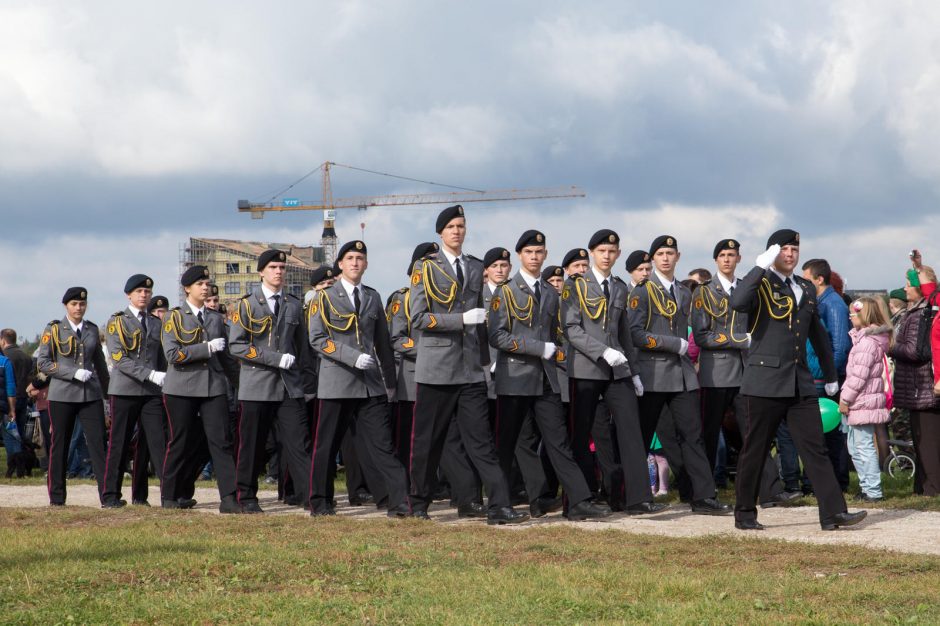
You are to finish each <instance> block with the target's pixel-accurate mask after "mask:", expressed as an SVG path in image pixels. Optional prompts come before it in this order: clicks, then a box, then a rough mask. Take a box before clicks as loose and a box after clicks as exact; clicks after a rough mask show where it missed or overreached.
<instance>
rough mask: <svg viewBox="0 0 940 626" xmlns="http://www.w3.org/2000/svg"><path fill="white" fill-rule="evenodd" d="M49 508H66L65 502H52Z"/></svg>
mask: <svg viewBox="0 0 940 626" xmlns="http://www.w3.org/2000/svg"><path fill="white" fill-rule="evenodd" d="M49 506H65V502H50V503H49Z"/></svg>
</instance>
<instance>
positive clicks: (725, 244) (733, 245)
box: [712, 239, 741, 259]
mask: <svg viewBox="0 0 940 626" xmlns="http://www.w3.org/2000/svg"><path fill="white" fill-rule="evenodd" d="M724 250H734V251H735V252H737V253H738V254H740V253H741V242H739V241H738V240H737V239H722V240H721V241H719V242H718V243H716V244H715V252H714V253H713V254H712V258H713V259H717V258H718V255H719V254H721V253H722V252H723V251H724Z"/></svg>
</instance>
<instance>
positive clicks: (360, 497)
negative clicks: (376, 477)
mask: <svg viewBox="0 0 940 626" xmlns="http://www.w3.org/2000/svg"><path fill="white" fill-rule="evenodd" d="M373 502H375V497H374V496H373V495H372V494H371V493H369V492H368V491H357V492H356V493H355V494H354V495H350V496H349V506H365V505H366V504H372V503H373Z"/></svg>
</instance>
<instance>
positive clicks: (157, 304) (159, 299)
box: [147, 296, 170, 321]
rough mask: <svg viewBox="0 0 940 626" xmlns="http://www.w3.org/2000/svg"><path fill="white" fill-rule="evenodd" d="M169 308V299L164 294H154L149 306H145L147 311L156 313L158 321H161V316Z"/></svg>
mask: <svg viewBox="0 0 940 626" xmlns="http://www.w3.org/2000/svg"><path fill="white" fill-rule="evenodd" d="M169 310H170V301H169V299H168V298H167V297H166V296H154V297H153V298H151V299H150V306H148V307H147V312H148V313H151V314H153V315H156V316H157V317H158V318H160V321H163V316H164V315H166V312H167V311H169Z"/></svg>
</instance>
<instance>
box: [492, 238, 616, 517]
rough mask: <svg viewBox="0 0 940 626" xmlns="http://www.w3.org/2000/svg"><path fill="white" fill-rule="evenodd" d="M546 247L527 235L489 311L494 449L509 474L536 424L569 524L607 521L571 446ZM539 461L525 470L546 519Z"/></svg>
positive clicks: (534, 502)
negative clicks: (522, 436)
mask: <svg viewBox="0 0 940 626" xmlns="http://www.w3.org/2000/svg"><path fill="white" fill-rule="evenodd" d="M545 244H546V242H545V235H544V234H542V233H541V232H539V231H537V230H528V231H526V232H524V233H523V234H522V236H521V237H520V238H519V241H518V242H517V243H516V253H517V254H518V255H519V261H520V266H521V267H520V269H519V271H518V272H516V274H515V276H513V278H512V279H511V280H509V281H506V282H504V283H503V284H502V285H500V287H499V289H498V291H497V292H496V294H495V295H494V296H493V299H492V302H491V305H490V312H489V319H488V322H487V325H488V327H489V338H490V344H491V345H492V346H494V347H495V348H498V349H499V353H498V356H497V361H496V376H495V378H496V392H497V395H498V408H497V415H498V419H497V423H496V432H495V436H496V449H497V452H498V453H499V460H500V464H501V466H502V468H503V471H504V472H505V473H506V474H508V473H509V472H510V470H511V469H512V464H513V459H514V457H515V456H516V446H517V443H518V441H519V433H520V431H521V429H522V426H523V423H524V422H525V420H527V419H533V417H534V419H535V423H536V425H537V426H538V431H539V432H540V433H541V435H542V444H543V445H544V446H545V448H546V450H547V453H548V457H549V459H550V461H551V464H552V467H553V468H554V469H555V472H556V474H557V476H558V480H559V482H560V483H561V484H562V486H563V487H564V489H565V493H566V495H567V497H568V502H569V507H568V519H570V520H585V519H600V518H603V517H607V516H609V515H610V509H609V508H607V507H602V506H598V505H596V504H594V503H593V502H591V490H590V489H589V488H588V485H587V482H586V481H585V479H584V476H583V475H582V473H581V469H580V468H579V467H578V464H577V463H576V462H575V460H574V457H573V456H572V453H571V447H570V446H569V444H568V433H567V425H566V423H565V422H566V420H565V414H564V410H563V408H562V405H561V395H560V387H559V385H558V375H557V368H556V367H555V360H556V357H557V356H558V354H559V352H558V345H557V343H556V340H557V337H558V336H559V335H560V334H561V328H560V327H559V323H558V320H559V299H558V293H557V292H556V291H555V290H554V289H553V288H552V287H551V285H549V283H548V282H547V281H544V280H542V278H541V270H542V264H543V263H544V262H545V258H546V256H547V255H548V250H547V248H546V245H545ZM558 271H559V272H561V268H558ZM530 413H531V416H530ZM535 458H536V460H537V461H538V462H537V463H536V464H532V465H529V464H526V463H524V462H522V459H520V463H519V467H520V469H521V470H522V473H523V476H524V477H525V479H526V487H527V491H528V493H529V494H530V505H529V506H530V510H531V513H532V516H533V517H541V516H542V515H544V514H545V512H544V509H543V503H542V500H543V491H541V489H542V487H543V485H544V484H545V483H546V478H545V475H544V472H543V471H542V467H541V460H540V459H539V458H538V456H536V457H535ZM553 498H554V496H553V494H552V497H551V499H553Z"/></svg>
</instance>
